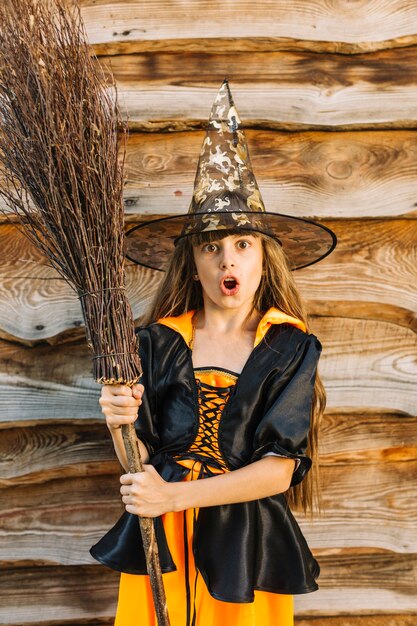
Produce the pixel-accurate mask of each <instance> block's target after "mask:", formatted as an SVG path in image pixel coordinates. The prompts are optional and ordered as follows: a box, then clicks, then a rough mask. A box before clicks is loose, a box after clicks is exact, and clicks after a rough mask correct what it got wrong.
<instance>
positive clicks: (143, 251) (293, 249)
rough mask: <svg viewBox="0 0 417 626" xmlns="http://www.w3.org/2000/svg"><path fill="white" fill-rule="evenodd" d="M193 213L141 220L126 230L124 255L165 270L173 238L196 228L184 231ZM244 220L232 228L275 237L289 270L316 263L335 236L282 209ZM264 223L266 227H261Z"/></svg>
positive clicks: (219, 213) (333, 243)
mask: <svg viewBox="0 0 417 626" xmlns="http://www.w3.org/2000/svg"><path fill="white" fill-rule="evenodd" d="M223 214H224V215H225V216H227V215H230V212H228V211H216V212H215V213H214V212H213V213H212V214H211V215H212V216H214V217H219V218H220V219H221V216H222V215H223ZM195 217H196V214H194V215H190V213H186V214H184V215H175V216H168V217H162V218H158V219H154V220H150V221H147V222H142V223H141V224H138V225H136V226H134V227H133V228H131V229H130V230H128V231H127V232H126V257H127V258H128V259H129V260H130V261H133V262H134V263H137V264H139V265H142V266H143V267H148V268H151V269H154V270H158V271H165V269H166V266H167V264H168V261H169V258H170V256H171V255H172V253H173V251H174V247H175V242H176V240H178V239H181V238H183V237H187V236H192V235H194V234H195V233H196V230H193V231H192V232H189V233H185V232H184V227H185V226H186V225H187V222H188V223H189V222H190V219H191V218H195ZM245 218H247V219H245V220H243V221H242V224H241V225H240V226H237V225H235V226H234V228H233V230H235V231H236V232H237V233H238V232H239V230H245V231H247V230H249V231H251V230H252V231H255V232H259V233H263V234H265V235H268V236H269V237H273V238H274V239H276V240H277V241H278V242H279V244H280V245H281V246H282V248H283V250H284V252H285V253H286V255H287V258H288V261H289V264H290V268H291V269H292V270H298V269H302V268H304V267H307V266H309V265H313V263H318V261H321V260H322V259H324V258H325V257H326V256H328V255H329V254H330V253H331V252H332V250H334V248H335V246H336V243H337V238H336V235H335V234H334V232H333V231H331V230H330V228H327V226H324V225H322V224H319V223H317V222H314V221H312V220H308V219H305V218H299V217H293V216H291V215H285V214H283V213H270V212H267V211H263V212H255V211H252V212H249V211H248V212H247V213H246V212H245ZM262 224H264V225H265V228H263V227H262ZM226 227H227V226H221V225H220V226H213V225H212V227H210V224H209V225H207V227H205V228H204V229H202V228H201V229H200V230H199V231H198V232H209V231H217V232H219V234H220V233H221V230H222V229H223V228H226Z"/></svg>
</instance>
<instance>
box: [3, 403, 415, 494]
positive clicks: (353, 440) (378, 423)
mask: <svg viewBox="0 0 417 626" xmlns="http://www.w3.org/2000/svg"><path fill="white" fill-rule="evenodd" d="M319 454H320V465H321V466H323V467H324V466H329V467H335V466H336V465H342V466H343V467H345V465H346V464H349V465H353V464H357V465H360V466H363V465H364V464H366V463H371V464H375V463H389V462H394V463H397V462H405V463H406V462H408V461H414V460H415V459H416V458H417V416H416V417H404V416H403V415H401V414H396V413H381V412H378V411H364V412H360V413H358V412H352V411H344V412H340V413H332V412H327V413H325V415H324V416H323V418H322V423H321V426H320V445H319ZM120 469H121V467H120V465H119V463H118V461H117V459H116V455H115V452H114V450H113V445H112V443H111V438H110V435H109V433H108V430H107V428H106V426H105V423H104V418H101V419H100V420H99V421H88V420H79V421H74V422H72V423H68V422H67V421H66V420H59V419H58V420H56V421H52V420H51V421H50V422H45V421H43V422H42V421H41V422H37V423H34V424H32V425H28V424H27V423H26V422H25V421H24V420H23V421H22V422H16V423H15V424H13V425H10V426H8V427H6V426H4V427H3V428H2V430H1V437H0V486H1V487H11V486H15V485H18V484H19V485H31V484H34V483H45V482H47V481H49V480H53V479H58V478H79V479H81V478H83V477H86V476H98V475H101V474H110V473H111V474H114V473H115V472H116V473H117V472H118V471H119V470H120ZM326 471H327V470H326Z"/></svg>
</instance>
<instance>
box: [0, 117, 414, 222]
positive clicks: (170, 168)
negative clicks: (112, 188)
mask: <svg viewBox="0 0 417 626" xmlns="http://www.w3.org/2000/svg"><path fill="white" fill-rule="evenodd" d="M245 132H246V137H247V140H248V145H249V149H250V153H251V160H252V165H253V168H254V171H255V173H256V176H257V180H258V184H259V186H260V189H261V192H262V196H263V198H264V201H265V204H266V206H267V208H268V210H269V211H273V212H281V213H290V214H291V215H294V216H296V217H309V218H327V219H328V218H344V219H346V218H350V219H353V218H364V217H372V218H378V217H382V218H393V217H399V216H407V217H416V216H417V210H416V197H417V182H416V181H417V158H416V155H417V133H416V132H415V131H410V130H402V131H372V132H371V131H357V132H349V131H341V132H338V133H335V132H331V133H329V132H320V131H314V132H308V133H307V132H296V133H288V132H280V131H271V130H253V129H248V130H246V131H245ZM203 138H204V132H203V131H201V130H198V131H192V132H191V131H186V132H176V133H131V134H130V136H129V140H128V146H127V155H126V177H127V180H126V186H125V191H124V197H125V213H126V220H127V221H128V222H131V221H134V220H135V219H140V218H143V217H144V216H152V215H154V216H155V215H169V214H176V213H178V214H181V213H186V212H187V211H188V207H189V203H190V199H191V196H192V189H193V184H194V177H195V171H196V167H197V161H198V155H199V152H200V148H201V144H202V142H203ZM0 206H2V208H4V209H5V208H6V207H5V205H4V204H0ZM3 220H4V218H3Z"/></svg>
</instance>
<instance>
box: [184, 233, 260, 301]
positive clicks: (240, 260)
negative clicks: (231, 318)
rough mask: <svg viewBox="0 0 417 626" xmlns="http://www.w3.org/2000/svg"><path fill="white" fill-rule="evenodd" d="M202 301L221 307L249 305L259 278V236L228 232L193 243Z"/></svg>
mask: <svg viewBox="0 0 417 626" xmlns="http://www.w3.org/2000/svg"><path fill="white" fill-rule="evenodd" d="M193 252H194V261H195V265H196V268H197V274H198V277H199V280H200V282H201V286H202V289H203V298H204V305H205V306H207V305H208V304H209V302H210V303H211V304H214V305H215V306H217V307H219V308H222V309H233V308H240V307H241V306H245V305H246V306H248V307H249V306H251V305H252V302H253V298H254V296H255V293H256V290H257V289H258V287H259V283H260V282H261V278H262V257H263V253H262V239H261V238H260V237H254V236H253V235H247V234H241V235H239V234H238V235H230V236H228V237H225V238H224V239H219V240H218V241H213V242H211V243H202V244H199V245H197V246H193Z"/></svg>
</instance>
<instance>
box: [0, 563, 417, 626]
mask: <svg viewBox="0 0 417 626" xmlns="http://www.w3.org/2000/svg"><path fill="white" fill-rule="evenodd" d="M413 556H414V555H410V556H408V555H404V556H403V557H401V558H398V557H397V558H396V559H393V558H392V557H391V556H388V555H379V557H375V556H373V555H363V554H362V555H361V554H359V555H350V554H347V555H343V554H340V555H337V556H335V557H322V558H321V559H320V563H321V566H322V573H321V575H320V579H319V582H320V584H321V585H322V588H321V589H320V590H319V591H317V592H315V593H310V594H305V595H304V596H297V597H296V603H297V615H298V616H300V617H305V616H307V615H311V616H314V615H316V616H319V615H327V616H328V615H332V614H334V615H337V614H341V613H342V614H343V613H347V612H349V613H350V614H354V613H356V614H357V615H358V617H359V616H360V614H366V613H368V612H370V611H372V612H375V613H377V614H380V615H381V616H383V615H384V614H388V615H390V614H392V613H393V612H396V613H398V612H399V611H401V612H403V613H407V612H409V613H411V612H415V611H416V603H415V597H413V592H414V587H413V580H412V577H413V570H414V575H415V567H416V559H414V560H413ZM401 579H402V580H403V581H405V580H406V581H407V582H406V584H404V585H403V588H404V593H400V592H399V591H398V590H397V585H396V583H397V581H399V580H401ZM332 581H335V582H334V583H333V582H332ZM117 586H118V574H117V573H116V572H113V571H111V570H109V569H108V568H106V567H103V566H100V565H97V566H95V565H91V566H73V567H71V566H67V567H44V568H43V567H38V568H22V569H15V570H5V571H3V572H0V619H1V622H2V624H4V625H7V624H8V625H10V626H11V625H12V624H13V625H16V626H17V625H19V626H22V624H32V625H33V624H39V623H40V622H39V614H40V613H41V615H42V619H43V621H42V622H41V623H42V624H45V625H53V624H55V625H56V626H58V624H59V625H61V624H71V625H73V624H75V623H76V620H80V621H81V620H88V619H91V618H93V617H94V618H95V619H97V620H98V619H99V618H109V617H112V616H113V617H114V614H115V609H116V601H117ZM57 615H59V622H58V621H55V622H54V620H56V619H57ZM350 619H351V618H350ZM86 623H88V622H86ZM313 623H314V622H313ZM324 623H325V624H326V622H324ZM409 623H410V622H407V621H406V622H404V625H405V624H409ZM336 624H337V622H336ZM381 624H382V625H383V626H391V625H390V624H389V622H387V621H385V622H384V621H382V622H381ZM399 624H401V626H404V625H403V624H402V623H401V622H400V623H397V624H395V626H399ZM330 625H331V626H334V625H332V623H331V622H330ZM349 625H350V623H349ZM352 625H353V626H356V625H355V622H352ZM337 626H339V625H337ZM358 626H368V625H367V624H366V622H362V623H361V622H358ZM370 626H380V625H379V624H378V623H377V622H375V621H373V622H370Z"/></svg>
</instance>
